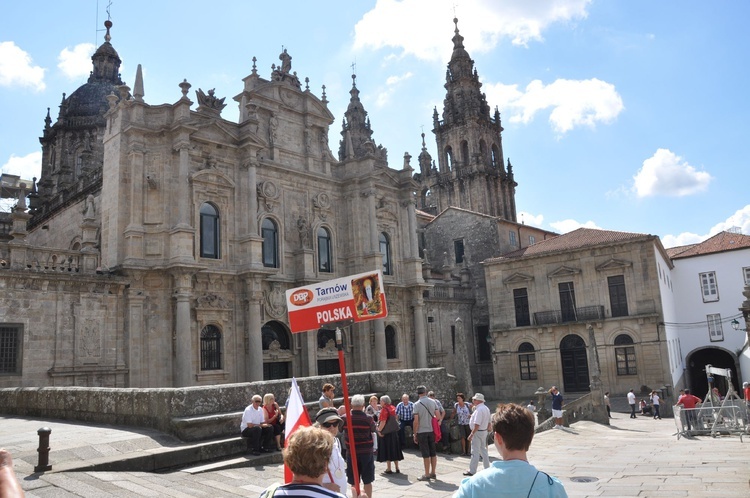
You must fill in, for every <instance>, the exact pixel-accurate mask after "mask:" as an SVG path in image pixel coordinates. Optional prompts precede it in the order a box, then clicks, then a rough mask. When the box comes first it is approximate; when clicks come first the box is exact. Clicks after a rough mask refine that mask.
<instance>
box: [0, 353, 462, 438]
mask: <svg viewBox="0 0 750 498" xmlns="http://www.w3.org/2000/svg"><path fill="white" fill-rule="evenodd" d="M297 382H298V385H299V387H300V392H301V393H302V397H303V399H304V400H305V401H306V402H307V403H308V406H309V407H310V408H311V411H313V413H314V410H317V400H318V398H319V397H320V393H321V387H322V386H323V384H325V383H331V384H333V385H334V386H336V396H337V397H340V396H341V394H342V389H341V378H340V376H339V375H329V376H317V377H307V378H304V379H299V380H298V381H297ZM347 383H348V386H349V395H350V396H353V395H355V394H370V393H378V394H381V395H382V394H388V395H389V396H390V397H391V399H393V400H398V399H399V398H400V397H401V394H403V393H409V394H410V395H411V396H412V399H414V400H416V387H417V385H419V384H424V385H425V386H427V387H428V388H429V389H432V390H434V391H435V394H436V396H437V397H438V398H439V399H442V400H447V399H451V398H452V396H453V393H455V387H456V386H455V384H456V379H455V377H453V376H452V375H449V374H448V373H446V371H445V369H444V368H433V369H419V370H391V371H380V372H361V373H353V374H349V375H347ZM290 387H291V382H290V381H289V379H285V380H275V381H265V382H249V383H241V384H224V385H215V386H201V387H186V388H178V389H172V388H162V389H117V388H96V387H94V388H88V387H25V388H8V389H0V414H3V415H11V416H13V415H15V416H26V417H39V418H50V419H61V420H75V421H80V422H90V423H98V424H113V425H125V426H131V427H149V428H153V429H158V430H161V431H164V432H169V433H172V434H176V435H177V436H178V437H180V436H183V437H185V438H186V439H190V440H197V439H203V438H207V437H220V436H229V435H233V434H237V432H238V431H239V423H240V417H241V412H242V410H243V409H244V408H245V406H247V404H248V403H249V401H250V398H251V396H252V395H253V394H256V393H257V394H261V395H263V394H265V393H273V394H274V396H275V397H276V399H277V400H278V401H279V402H280V403H281V404H283V403H286V400H287V397H288V392H289V389H290ZM313 406H314V408H312V407H313ZM196 419H200V420H202V421H208V425H211V424H213V426H207V425H206V424H201V425H202V426H204V427H203V428H202V429H201V431H200V432H195V431H194V430H183V429H181V427H186V426H190V425H191V424H190V421H191V420H196Z"/></svg>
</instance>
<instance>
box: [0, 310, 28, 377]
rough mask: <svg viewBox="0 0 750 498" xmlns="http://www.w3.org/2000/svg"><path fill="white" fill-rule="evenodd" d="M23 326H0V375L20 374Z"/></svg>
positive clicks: (4, 324)
mask: <svg viewBox="0 0 750 498" xmlns="http://www.w3.org/2000/svg"><path fill="white" fill-rule="evenodd" d="M22 337H23V326H22V325H16V324H7V323H3V324H0V375H2V374H20V373H21V345H22V344H23V340H22Z"/></svg>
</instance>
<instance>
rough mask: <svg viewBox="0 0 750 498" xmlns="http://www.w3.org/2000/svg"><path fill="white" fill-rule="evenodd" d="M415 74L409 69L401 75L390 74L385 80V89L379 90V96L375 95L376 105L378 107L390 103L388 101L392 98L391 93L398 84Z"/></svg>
mask: <svg viewBox="0 0 750 498" xmlns="http://www.w3.org/2000/svg"><path fill="white" fill-rule="evenodd" d="M412 76H414V74H413V73H412V72H411V71H409V72H407V73H404V74H402V75H401V76H389V77H388V78H386V80H385V89H381V90H380V91H379V92H377V96H376V97H375V105H376V106H378V107H384V106H385V105H387V104H388V102H389V101H390V100H391V95H393V93H394V92H395V91H396V88H398V86H399V85H400V84H401V83H402V82H404V81H406V80H408V79H409V78H411V77H412Z"/></svg>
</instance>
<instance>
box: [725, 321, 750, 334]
mask: <svg viewBox="0 0 750 498" xmlns="http://www.w3.org/2000/svg"><path fill="white" fill-rule="evenodd" d="M729 323H731V324H732V328H733V329H734V330H742V331H744V332H747V329H746V328H744V329H741V328H740V322H738V321H737V319H736V318H735V319H734V320H732V321H731V322H729Z"/></svg>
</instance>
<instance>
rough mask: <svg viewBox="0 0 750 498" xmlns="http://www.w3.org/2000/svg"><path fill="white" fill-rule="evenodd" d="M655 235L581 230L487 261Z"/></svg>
mask: <svg viewBox="0 0 750 498" xmlns="http://www.w3.org/2000/svg"><path fill="white" fill-rule="evenodd" d="M647 237H655V236H654V235H649V234H644V233H632V232H615V231H612V230H598V229H593V228H579V229H577V230H573V231H572V232H568V233H566V234H563V235H559V236H557V237H553V238H551V239H547V240H543V241H541V242H537V243H536V244H534V245H531V246H528V247H524V248H523V249H518V250H516V251H513V252H509V253H506V254H503V255H502V256H500V257H498V258H493V259H490V260H487V262H493V261H502V260H504V259H512V258H522V257H528V256H541V255H545V254H552V253H558V252H565V251H571V250H575V249H583V248H585V247H592V246H598V245H601V244H610V243H615V242H627V241H635V240H638V239H644V238H647Z"/></svg>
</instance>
